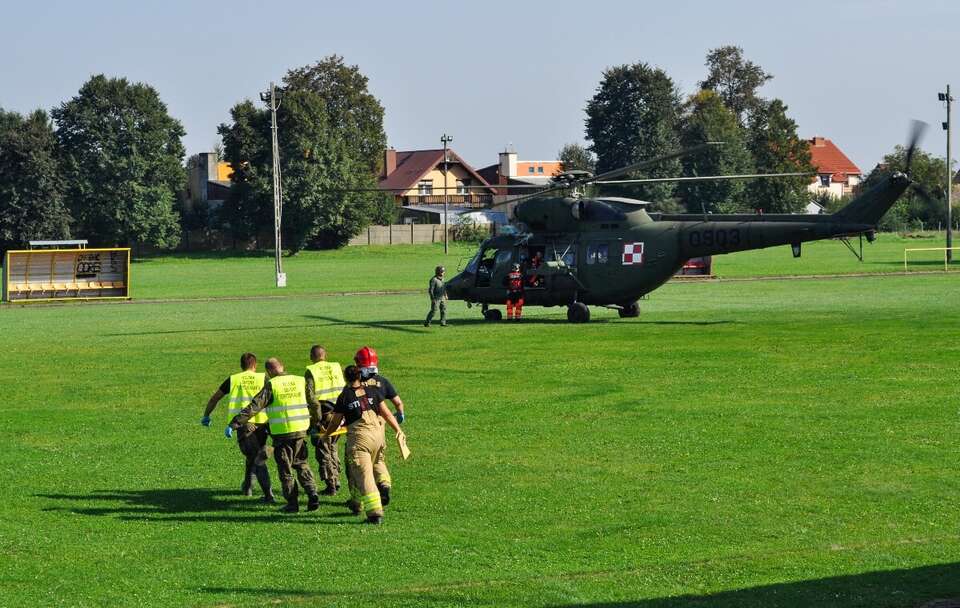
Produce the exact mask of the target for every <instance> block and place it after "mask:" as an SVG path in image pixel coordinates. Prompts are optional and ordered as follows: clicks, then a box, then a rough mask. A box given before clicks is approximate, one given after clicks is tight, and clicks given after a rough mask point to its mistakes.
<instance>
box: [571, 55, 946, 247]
mask: <svg viewBox="0 0 960 608" xmlns="http://www.w3.org/2000/svg"><path fill="white" fill-rule="evenodd" d="M705 67H706V76H705V78H704V79H703V80H702V81H700V82H699V83H698V90H697V91H696V92H694V93H692V94H691V95H689V96H687V97H686V98H685V99H684V98H682V96H681V94H680V92H679V88H678V87H677V85H676V83H675V82H674V81H673V80H672V79H671V78H670V76H669V75H668V74H667V73H666V72H665V71H664V70H662V69H660V68H657V67H655V66H652V65H650V64H648V63H643V62H639V63H634V64H629V65H620V66H616V67H612V68H609V69H607V70H605V71H604V73H603V77H602V79H601V81H600V84H599V85H598V87H597V90H596V93H595V95H594V96H593V97H592V98H591V99H590V100H589V101H588V102H587V106H586V109H585V112H586V120H585V126H586V129H585V139H586V140H587V142H588V145H587V146H586V147H584V146H581V145H579V144H568V145H566V146H564V147H563V148H562V149H561V150H560V152H559V159H560V160H561V162H563V164H564V167H565V168H567V169H584V170H588V171H592V172H596V173H601V172H604V171H609V170H612V169H616V168H619V167H623V166H626V165H629V164H632V163H635V162H638V161H642V160H647V159H651V158H656V157H658V156H662V155H665V154H669V153H671V152H674V151H676V150H678V149H681V148H688V147H693V146H696V145H698V144H702V143H705V142H708V141H720V142H724V145H722V146H718V147H712V148H709V149H708V150H706V151H704V152H701V153H697V154H694V155H690V156H686V157H684V158H681V159H674V160H669V161H666V162H663V163H660V164H659V165H657V166H655V167H651V168H650V169H648V170H646V171H637V172H634V174H633V175H632V176H631V177H634V178H656V177H676V176H683V177H695V176H706V175H725V174H749V173H794V172H802V173H813V172H814V167H813V166H812V164H811V162H810V160H811V158H810V150H809V145H808V143H807V141H806V140H803V139H801V138H800V137H799V135H798V134H797V124H796V122H795V121H793V120H792V119H791V118H790V117H789V116H788V109H789V108H788V106H787V105H786V104H785V103H784V102H783V101H782V100H780V99H766V98H764V97H762V96H761V95H760V92H759V89H760V88H761V87H762V86H763V85H764V84H765V83H767V82H768V81H770V80H771V79H772V78H773V75H772V74H770V73H768V72H766V71H765V70H764V69H763V68H761V67H760V66H758V65H756V64H755V63H753V62H752V61H749V60H748V59H747V58H746V57H745V56H744V54H743V49H741V48H740V47H737V46H723V47H720V48H717V49H713V50H711V51H709V52H708V53H707V56H706V61H705ZM904 157H905V150H904V149H903V147H901V146H898V147H897V148H896V149H895V150H894V151H893V152H892V153H890V154H888V155H886V156H885V157H884V159H883V162H882V163H881V164H880V165H878V166H877V167H876V168H875V169H873V170H872V171H870V172H869V173H868V175H867V176H866V178H865V180H864V182H863V184H862V186H861V187H862V188H869V187H871V186H872V185H873V184H874V183H876V182H878V181H879V180H880V179H882V178H883V177H885V176H886V175H888V174H889V173H891V172H892V171H896V170H901V169H902V168H903V166H904ZM911 173H912V177H913V178H914V179H915V180H917V181H918V182H920V184H921V185H923V186H924V187H925V189H926V190H927V191H928V192H930V193H932V194H933V196H932V199H925V198H923V197H922V196H919V195H918V194H917V193H915V192H914V191H913V190H910V191H908V193H907V194H906V195H905V196H904V197H903V198H902V199H901V200H900V201H899V202H898V203H897V205H895V206H894V208H893V209H892V210H891V211H890V212H889V213H888V214H887V216H885V218H884V220H883V224H882V226H881V227H882V228H888V229H903V228H905V227H919V226H921V225H925V226H928V227H929V226H936V225H937V224H938V222H939V223H943V222H945V221H946V205H945V202H944V201H945V192H944V184H945V183H946V181H945V178H946V166H945V163H944V160H943V159H942V158H936V157H934V156H931V155H930V154H928V153H926V152H924V151H922V150H917V151H916V154H915V156H914V159H913V164H912V171H911ZM621 179H622V178H621ZM811 181H812V179H811V178H810V177H791V178H777V179H756V180H750V181H715V182H686V183H684V182H680V183H677V182H663V183H656V184H644V185H621V186H612V185H611V186H603V188H602V190H603V192H602V193H604V194H617V195H624V196H632V197H635V198H640V199H643V200H648V201H650V202H651V203H652V207H653V209H654V210H659V211H665V212H688V213H704V212H706V213H756V212H762V213H802V212H804V208H805V207H806V206H807V204H808V203H809V202H811V201H815V202H817V203H819V204H820V205H821V206H823V207H825V208H826V210H827V211H830V212H832V211H835V210H836V209H838V208H839V207H841V206H842V205H843V204H845V203H846V202H847V201H846V198H839V199H836V198H831V197H830V196H829V195H825V194H819V195H817V194H814V193H811V192H810V191H809V190H808V186H809V184H810V183H811Z"/></svg>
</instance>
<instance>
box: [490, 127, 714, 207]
mask: <svg viewBox="0 0 960 608" xmlns="http://www.w3.org/2000/svg"><path fill="white" fill-rule="evenodd" d="M724 143H725V142H722V141H708V142H706V143H702V144H700V145H697V146H693V147H691V148H684V149H683V150H680V151H679V152H671V153H670V154H664V155H663V156H658V157H656V158H649V159H647V160H641V161H639V162H635V163H633V164H630V165H627V166H625V167H620V168H619V169H614V170H612V171H607V172H605V173H601V174H599V175H593V176H591V177H590V178H589V179H583V180H571V181H569V182H562V183H559V184H554V185H552V186H550V187H548V188H546V189H544V190H541V191H540V192H534V193H532V194H524V195H523V196H519V197H517V198H515V199H511V200H509V201H503V202H500V203H496V204H494V205H491V207H500V206H502V205H506V204H508V203H520V202H523V201H525V200H527V199H529V198H533V197H535V196H543V195H544V194H549V193H551V192H554V191H556V190H568V189H570V188H575V187H577V186H582V185H585V184H593V183H595V182H597V181H598V180H602V179H608V178H611V177H618V176H620V175H624V174H626V173H630V172H631V171H637V170H639V169H645V168H647V167H652V166H654V165H658V164H660V163H662V162H663V161H666V160H672V159H674V158H680V157H681V156H687V155H690V154H696V153H697V152H701V151H703V150H706V149H707V148H711V147H713V146H722V145H723V144H724Z"/></svg>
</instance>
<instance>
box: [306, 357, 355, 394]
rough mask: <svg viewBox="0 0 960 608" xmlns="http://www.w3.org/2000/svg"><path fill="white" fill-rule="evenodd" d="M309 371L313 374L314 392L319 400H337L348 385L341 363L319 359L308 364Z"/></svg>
mask: <svg viewBox="0 0 960 608" xmlns="http://www.w3.org/2000/svg"><path fill="white" fill-rule="evenodd" d="M307 371H309V372H310V374H311V375H312V376H313V394H314V395H316V397H317V400H318V401H336V400H337V397H339V396H340V393H341V392H342V391H343V387H344V386H346V385H347V383H346V382H344V380H343V370H341V369H340V364H339V363H334V362H332V361H318V362H316V363H314V364H313V365H308V366H307Z"/></svg>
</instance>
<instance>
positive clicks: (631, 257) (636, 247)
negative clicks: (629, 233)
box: [623, 243, 643, 266]
mask: <svg viewBox="0 0 960 608" xmlns="http://www.w3.org/2000/svg"><path fill="white" fill-rule="evenodd" d="M634 264H643V243H624V244H623V265H624V266H631V265H634Z"/></svg>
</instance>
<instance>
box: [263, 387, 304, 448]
mask: <svg viewBox="0 0 960 608" xmlns="http://www.w3.org/2000/svg"><path fill="white" fill-rule="evenodd" d="M270 390H271V391H273V403H271V404H270V405H268V406H267V407H266V412H267V421H268V422H269V423H270V434H271V435H285V434H287V433H296V432H297V431H306V430H307V429H309V428H310V411H309V410H308V409H307V386H306V382H305V381H304V379H303V376H291V375H284V376H274V377H273V378H270Z"/></svg>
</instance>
